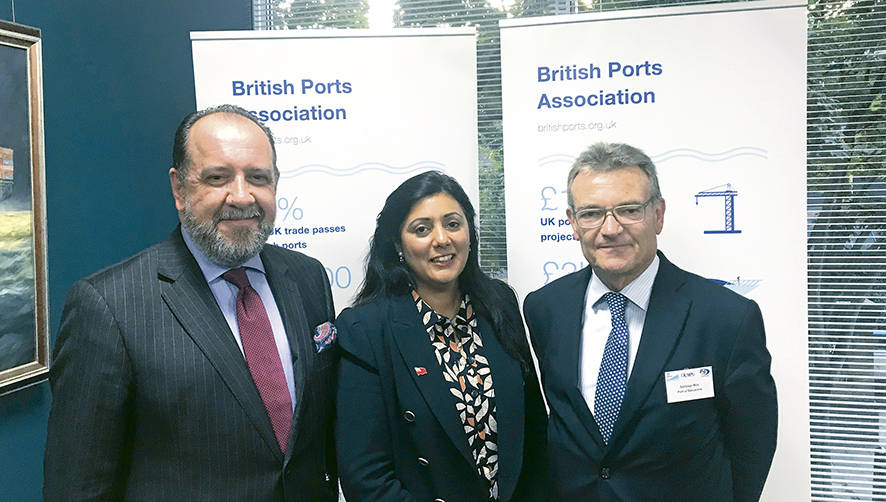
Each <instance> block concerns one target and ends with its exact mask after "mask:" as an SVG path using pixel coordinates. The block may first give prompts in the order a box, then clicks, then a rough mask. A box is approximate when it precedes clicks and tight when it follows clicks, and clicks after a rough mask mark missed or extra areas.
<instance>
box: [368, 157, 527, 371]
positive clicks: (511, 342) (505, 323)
mask: <svg viewBox="0 0 886 502" xmlns="http://www.w3.org/2000/svg"><path fill="white" fill-rule="evenodd" d="M439 193H446V194H449V195H450V196H452V198H453V199H455V200H456V202H458V203H459V205H460V206H461V209H462V211H464V213H465V218H466V219H467V221H468V234H469V235H470V242H471V246H470V252H469V253H468V259H467V263H465V268H464V270H462V272H461V275H459V277H458V286H459V289H460V290H461V292H462V294H468V295H470V297H471V304H472V305H473V306H474V309H475V310H476V311H477V313H478V314H479V315H481V316H483V317H485V318H486V319H488V320H489V321H490V322H491V323H492V326H493V329H494V331H495V335H496V337H498V340H499V342H500V343H501V344H502V346H503V347H504V349H505V351H506V352H507V353H508V354H509V355H510V356H511V357H513V358H514V359H516V360H517V361H519V362H520V366H521V367H522V368H523V370H524V372H526V371H527V370H528V368H529V367H530V365H531V364H532V361H531V358H530V356H529V345H528V343H527V342H526V335H525V332H524V330H523V320H522V318H521V317H520V311H519V307H517V308H514V307H515V305H516V302H515V301H514V293H513V291H512V290H511V289H510V287H509V286H507V285H506V284H505V283H503V282H501V281H497V280H494V279H492V278H490V277H489V276H488V275H486V274H485V273H484V272H483V270H481V269H480V259H479V257H478V255H477V250H478V249H480V245H479V242H478V238H477V226H476V224H475V219H476V216H477V213H476V212H475V211H474V206H473V205H472V204H471V201H470V199H468V196H467V194H466V193H465V191H464V189H462V187H461V185H459V184H458V182H457V181H455V179H454V178H452V177H451V176H447V175H445V174H443V173H441V172H439V171H427V172H424V173H421V174H418V175H416V176H413V177H412V178H409V179H408V180H406V181H404V182H403V183H402V184H401V185H400V186H399V187H397V189H396V190H394V191H393V192H391V194H390V195H388V198H387V200H385V205H384V207H383V208H382V210H381V212H380V213H378V217H377V218H376V225H375V233H374V234H373V236H372V242H371V243H370V244H369V254H368V255H367V256H366V277H365V279H364V280H363V285H362V286H361V288H360V291H359V292H358V293H357V296H356V298H355V300H354V304H355V305H365V304H367V303H372V302H373V301H376V300H380V299H383V298H386V297H390V296H400V295H406V294H408V293H409V292H410V291H411V290H412V289H413V285H414V280H413V277H412V270H411V269H410V268H409V266H408V265H407V264H406V263H405V262H401V261H400V257H399V255H398V253H397V249H398V247H399V246H400V232H401V230H402V228H403V224H404V223H405V221H406V216H407V215H409V212H410V211H411V210H412V208H413V207H414V206H415V204H416V203H417V202H418V201H420V200H422V199H424V198H425V197H430V196H431V195H436V194H439Z"/></svg>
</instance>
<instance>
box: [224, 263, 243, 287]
mask: <svg viewBox="0 0 886 502" xmlns="http://www.w3.org/2000/svg"><path fill="white" fill-rule="evenodd" d="M222 277H224V279H225V280H226V281H228V282H230V283H231V284H233V285H234V286H237V289H243V288H244V287H246V286H249V285H250V284H249V278H247V277H246V269H245V268H243V267H237V268H232V269H231V270H228V271H227V272H225V273H224V274H222Z"/></svg>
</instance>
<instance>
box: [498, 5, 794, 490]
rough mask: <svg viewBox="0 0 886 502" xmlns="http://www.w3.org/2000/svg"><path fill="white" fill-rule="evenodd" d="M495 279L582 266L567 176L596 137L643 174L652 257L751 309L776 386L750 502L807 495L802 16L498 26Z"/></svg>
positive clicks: (627, 17) (747, 13) (547, 276)
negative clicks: (656, 207) (762, 331)
mask: <svg viewBox="0 0 886 502" xmlns="http://www.w3.org/2000/svg"><path fill="white" fill-rule="evenodd" d="M500 26H501V47H502V107H503V128H504V162H505V164H504V165H505V203H506V210H507V242H508V278H509V282H510V284H511V285H512V286H513V287H514V288H515V289H516V290H517V292H518V294H520V295H521V296H525V295H526V294H527V293H529V292H530V291H532V290H534V289H537V288H539V287H541V286H543V285H544V284H547V283H548V282H550V281H553V280H555V279H556V278H558V277H560V276H562V275H565V274H567V273H569V272H572V271H575V270H577V269H580V268H582V267H584V266H586V265H587V262H586V260H585V259H584V256H583V255H582V252H581V249H580V246H579V243H578V242H577V241H575V240H573V232H572V228H571V227H570V225H569V222H568V220H567V218H566V204H567V199H566V176H567V173H568V171H569V169H570V167H571V165H572V163H573V161H574V160H575V158H576V156H577V155H578V154H579V153H580V152H582V151H583V150H584V149H586V148H587V147H588V146H589V145H591V144H592V143H595V142H598V141H608V142H622V143H628V144H631V145H633V146H636V147H638V148H640V149H642V150H644V151H645V152H646V153H647V154H648V155H649V156H650V157H651V158H652V160H653V161H654V162H655V164H656V166H657V167H658V174H659V178H660V182H661V191H662V194H663V196H664V199H665V201H666V203H667V210H666V213H665V218H664V230H663V232H662V234H661V236H660V237H659V241H658V244H659V248H660V249H661V250H662V251H663V252H664V253H665V255H667V257H668V258H669V259H670V260H672V261H673V262H674V263H676V264H677V265H678V266H681V267H685V268H686V269H688V270H690V271H692V272H695V273H697V274H700V275H703V276H704V277H707V278H709V279H711V280H713V281H716V282H719V283H721V284H723V285H724V286H725V287H728V288H730V289H732V290H734V291H736V292H737V293H739V294H742V295H745V296H747V297H748V298H751V299H753V300H755V301H757V302H758V303H759V304H760V307H761V309H762V311H763V318H764V322H765V325H766V334H767V345H768V348H769V350H770V352H771V353H772V360H773V366H772V373H773V377H774V379H775V382H776V386H777V389H778V399H779V425H780V426H779V434H778V449H777V451H776V455H775V459H774V461H773V466H772V470H771V471H770V474H769V480H768V481H767V484H766V488H765V490H764V493H763V498H764V499H765V500H805V499H808V497H809V492H808V487H809V428H808V423H809V422H808V397H807V396H808V378H807V374H808V371H807V355H806V346H807V344H806V333H807V321H806V319H807V314H806V260H805V257H806V234H805V231H806V228H805V221H806V220H805V217H806V212H805V208H806V198H805V195H806V194H805V187H806V169H805V168H806V153H805V152H806V137H805V132H806V120H805V118H806V4H805V3H784V2H780V3H779V2H770V1H759V2H742V3H733V4H717V5H704V6H691V7H673V8H659V9H638V10H629V11H612V12H603V13H594V14H580V15H574V16H554V17H545V18H533V19H518V20H507V21H502V22H501V23H500Z"/></svg>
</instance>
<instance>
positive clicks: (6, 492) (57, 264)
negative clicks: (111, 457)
mask: <svg viewBox="0 0 886 502" xmlns="http://www.w3.org/2000/svg"><path fill="white" fill-rule="evenodd" d="M250 4H251V2H250V1H249V0H188V1H172V0H154V1H150V2H120V1H113V0H106V1H98V0H65V1H50V0H46V1H38V0H17V1H16V2H15V17H16V19H15V21H16V22H18V23H22V24H27V25H30V26H34V27H36V28H40V29H41V30H43V94H44V109H45V112H44V117H45V128H44V129H45V133H46V206H47V233H48V258H49V310H50V324H51V329H52V333H53V337H54V336H55V331H56V329H57V328H58V322H59V317H60V315H61V310H62V306H63V304H64V299H65V294H66V293H67V290H68V288H69V287H70V286H71V284H73V283H74V281H76V280H77V279H79V278H80V277H82V276H84V275H87V274H89V273H91V272H94V271H95V270H98V269H99V268H102V267H105V266H107V265H110V264H112V263H114V262H117V261H119V260H121V259H123V258H125V257H126V256H129V255H131V254H133V253H135V252H137V251H138V250H140V249H142V248H144V247H147V246H149V245H150V244H152V243H154V242H156V241H158V240H160V239H162V238H163V237H165V236H166V234H168V233H169V232H170V231H171V230H172V228H173V226H174V225H175V223H176V222H177V218H176V215H175V210H174V207H173V202H172V197H171V195H170V191H169V181H168V177H167V174H166V172H167V170H168V169H169V166H170V163H171V153H170V152H171V149H172V134H173V132H174V130H175V127H176V126H177V125H178V122H179V121H180V120H181V118H182V117H183V116H184V115H185V114H186V113H188V112H190V111H192V110H193V108H194V80H193V73H192V67H191V45H190V40H189V35H188V32H189V31H192V30H245V29H250V28H251V27H252V13H251V6H250ZM0 19H4V20H8V21H12V8H11V3H10V0H0ZM0 114H2V111H0ZM49 405H50V393H49V386H48V384H47V383H45V382H44V383H41V384H39V385H36V386H34V387H31V388H29V389H24V390H20V391H18V392H15V393H13V394H11V395H8V396H5V397H0V502H6V501H15V502H20V501H22V502H27V501H37V500H40V499H41V489H42V485H43V447H44V444H45V441H46V420H47V417H48V415H49ZM71 433H72V434H76V433H77V432H76V431H71ZM70 461H71V462H76V461H77V459H76V458H72V459H70Z"/></svg>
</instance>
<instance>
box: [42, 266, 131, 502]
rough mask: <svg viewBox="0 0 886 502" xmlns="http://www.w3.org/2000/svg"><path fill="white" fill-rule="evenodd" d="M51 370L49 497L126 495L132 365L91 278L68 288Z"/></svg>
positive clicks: (46, 466) (46, 483)
mask: <svg viewBox="0 0 886 502" xmlns="http://www.w3.org/2000/svg"><path fill="white" fill-rule="evenodd" d="M49 378H50V386H51V389H52V408H51V410H50V414H49V427H48V431H47V439H46V452H45V459H44V486H43V494H44V499H46V500H122V499H123V498H124V490H125V479H126V476H125V473H126V470H127V463H128V459H129V453H130V452H129V451H128V450H129V445H127V444H126V437H127V431H128V429H129V427H130V424H131V423H132V412H131V407H130V406H129V403H130V396H131V386H130V384H131V381H132V369H131V367H130V362H129V359H128V356H127V354H126V348H125V347H124V344H123V338H122V337H121V333H120V330H119V327H118V325H117V322H116V320H115V318H114V316H113V315H112V313H111V311H110V310H109V308H108V305H107V303H106V302H105V299H104V298H103V297H102V296H101V295H100V294H99V293H98V291H96V289H95V288H94V287H93V286H92V285H91V284H90V283H88V282H86V281H80V282H78V283H76V284H75V285H74V287H72V288H71V292H70V293H69V294H68V299H67V302H66V305H65V309H64V312H63V313H62V321H61V327H60V330H59V334H58V337H57V340H56V346H55V354H54V357H53V364H52V367H51V368H50V373H49Z"/></svg>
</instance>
